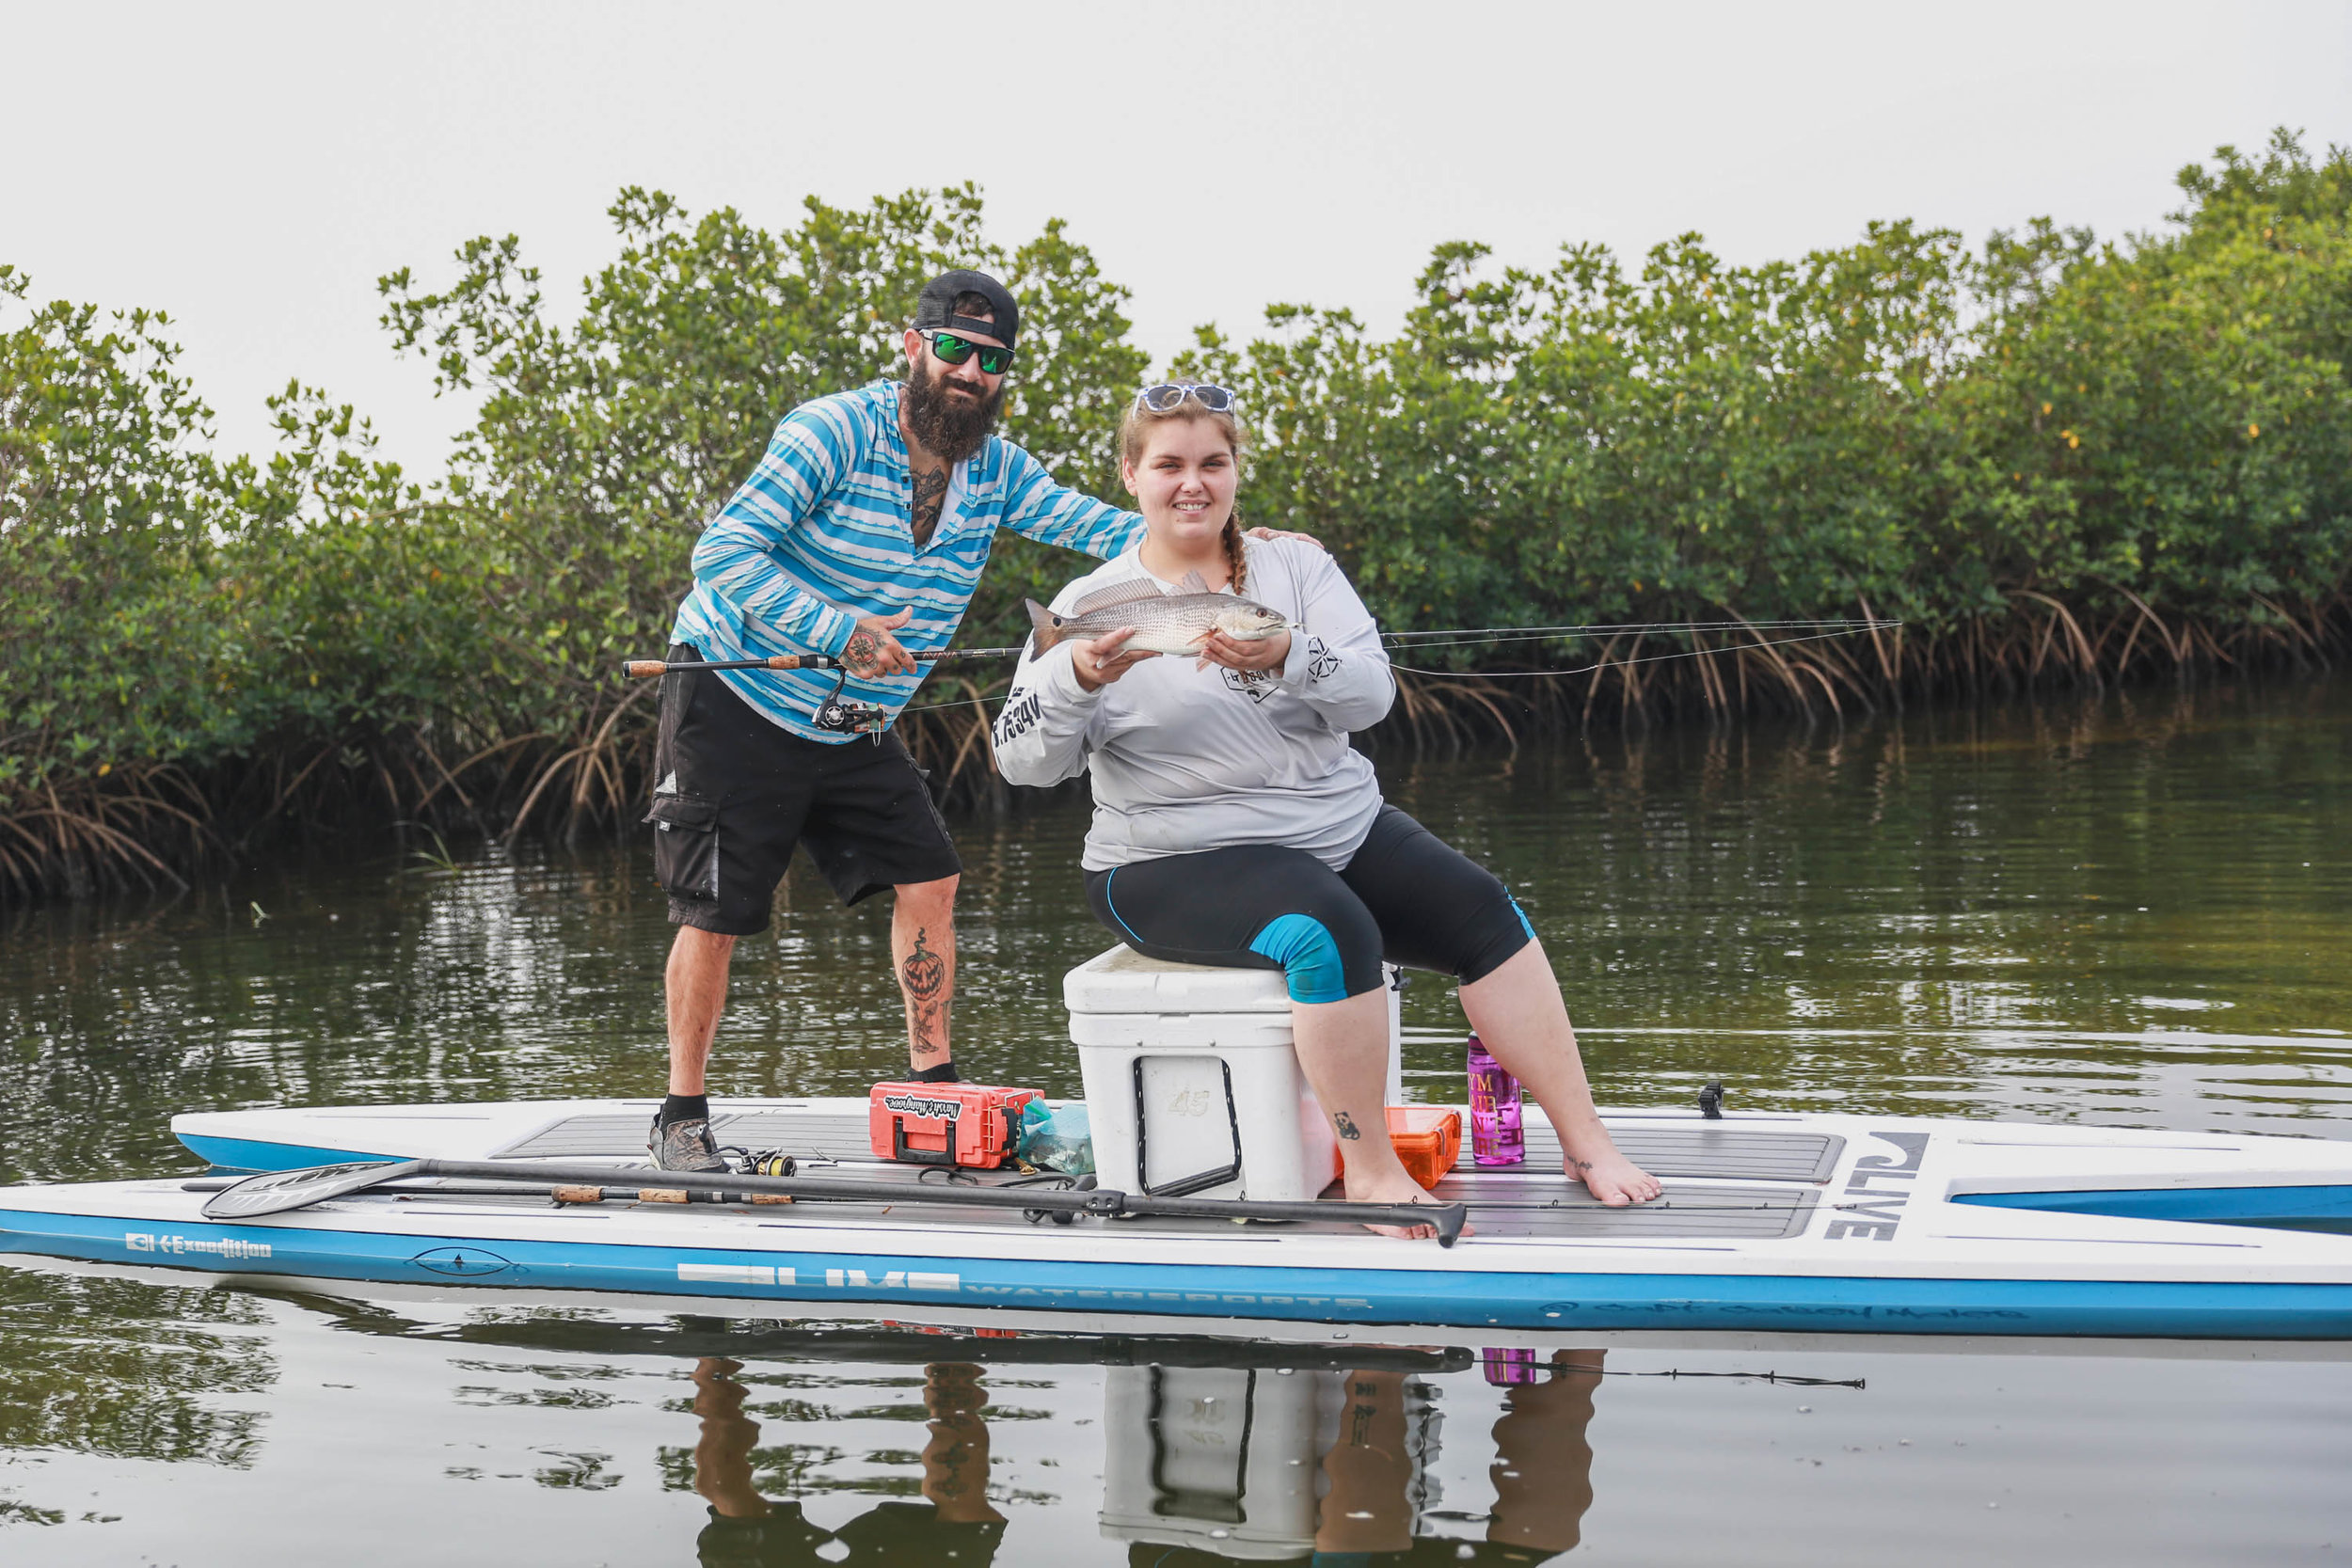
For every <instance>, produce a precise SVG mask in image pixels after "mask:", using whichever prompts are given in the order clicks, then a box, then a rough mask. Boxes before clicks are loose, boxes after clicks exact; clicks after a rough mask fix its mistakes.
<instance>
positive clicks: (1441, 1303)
mask: <svg viewBox="0 0 2352 1568" xmlns="http://www.w3.org/2000/svg"><path fill="white" fill-rule="evenodd" d="M719 1109H720V1115H719V1117H717V1118H716V1119H717V1121H718V1128H717V1132H718V1136H719V1138H720V1140H721V1141H722V1142H723V1143H737V1144H742V1145H746V1146H749V1147H778V1148H787V1149H791V1150H793V1151H795V1152H799V1153H801V1154H803V1156H804V1157H813V1158H816V1159H818V1160H822V1159H827V1158H831V1159H835V1160H839V1161H840V1162H842V1164H841V1165H840V1167H839V1170H840V1174H844V1175H850V1174H855V1175H859V1176H867V1177H873V1176H891V1175H893V1174H895V1175H896V1176H897V1177H898V1179H900V1180H908V1181H910V1182H912V1181H913V1180H914V1178H915V1175H916V1173H914V1172H913V1171H911V1170H906V1169H904V1168H902V1167H892V1166H889V1165H878V1164H871V1163H870V1160H869V1157H868V1156H867V1155H866V1109H865V1102H864V1101H851V1100H840V1101H827V1100H803V1101H733V1102H727V1103H724V1104H723V1105H722V1106H721V1107H720V1108H719ZM651 1112H652V1102H651V1101H567V1102H556V1103H545V1102H543V1103H536V1104H532V1103H521V1104H503V1105H433V1106H405V1107H404V1106H384V1107H372V1108H365V1109H336V1110H316V1111H301V1110H287V1111H253V1112H224V1113H215V1114H207V1115H199V1116H185V1117H180V1118H178V1119H177V1120H176V1121H175V1123H174V1130H175V1131H176V1132H179V1133H180V1135H181V1136H182V1138H183V1140H184V1141H185V1142H186V1143H187V1144H188V1145H189V1147H190V1148H194V1149H195V1150H197V1151H198V1152H199V1153H200V1154H202V1155H204V1156H206V1157H207V1158H210V1159H213V1160H215V1161H216V1162H218V1163H220V1164H225V1165H233V1166H239V1167H243V1168H248V1169H263V1168H267V1169H284V1168H294V1167H298V1166H301V1165H304V1164H312V1163H317V1162H319V1161H322V1160H327V1159H371V1158H373V1159H389V1158H393V1157H400V1156H417V1155H426V1156H437V1157H441V1158H467V1159H482V1158H500V1157H508V1158H540V1159H551V1158H552V1159H568V1160H580V1159H592V1160H611V1161H613V1162H614V1163H616V1164H621V1163H626V1162H629V1161H631V1159H632V1157H634V1158H635V1160H637V1161H642V1158H643V1155H642V1139H643V1137H644V1127H645V1125H646V1122H647V1121H648V1120H649V1119H650V1117H651ZM1609 1119H1610V1124H1611V1127H1612V1130H1613V1132H1614V1134H1615V1135H1616V1137H1617V1139H1618V1141H1619V1143H1620V1145H1621V1146H1622V1147H1623V1148H1625V1149H1626V1151H1627V1152H1628V1153H1629V1155H1630V1156H1631V1157H1632V1158H1634V1159H1635V1160H1637V1161H1639V1162H1641V1163H1643V1164H1646V1165H1647V1166H1648V1167H1649V1168H1650V1169H1652V1170H1653V1171H1656V1172H1657V1173H1659V1174H1660V1175H1661V1177H1662V1178H1663V1179H1664V1180H1665V1182H1666V1188H1667V1197H1666V1199H1665V1200H1663V1201H1662V1202H1661V1203H1659V1204H1653V1205H1649V1206H1645V1207H1643V1208H1639V1209H1633V1210H1604V1209H1601V1208H1599V1207H1598V1206H1597V1205H1595V1204H1593V1203H1592V1202H1591V1201H1590V1200H1589V1199H1587V1198H1585V1197H1584V1196H1583V1195H1582V1193H1581V1189H1578V1188H1573V1187H1571V1186H1570V1185H1569V1184H1567V1183H1566V1182H1565V1180H1563V1179H1561V1178H1558V1177H1555V1176H1549V1175H1546V1174H1544V1172H1545V1170H1546V1167H1547V1165H1549V1164H1551V1163H1552V1162H1556V1160H1557V1158H1558V1147H1557V1143H1556V1140H1554V1139H1553V1138H1552V1136H1551V1134H1550V1132H1549V1128H1547V1127H1546V1126H1545V1125H1544V1124H1543V1122H1542V1121H1541V1119H1540V1117H1534V1116H1532V1115H1531V1117H1530V1136H1529V1146H1530V1147H1529V1157H1530V1163H1529V1164H1528V1165H1527V1166H1526V1167H1524V1168H1523V1169H1521V1170H1516V1171H1502V1172H1496V1171H1480V1170H1476V1169H1474V1168H1472V1167H1470V1165H1469V1164H1468V1162H1467V1159H1466V1160H1465V1162H1464V1164H1462V1165H1460V1166H1458V1167H1457V1168H1456V1170H1455V1171H1454V1174H1453V1175H1452V1176H1450V1177H1448V1178H1447V1179H1446V1180H1445V1181H1444V1182H1443V1183H1442V1184H1441V1185H1440V1188H1439V1190H1438V1196H1440V1197H1446V1198H1454V1197H1458V1198H1462V1199H1464V1200H1466V1201H1468V1202H1470V1204H1471V1205H1473V1207H1474V1210H1476V1212H1473V1214H1472V1224H1473V1225H1474V1226H1475V1227H1477V1231H1478V1234H1477V1235H1476V1236H1475V1237H1472V1238H1470V1239H1469V1240H1466V1241H1465V1242H1464V1243H1462V1244H1460V1245H1459V1246H1457V1247H1455V1248H1454V1249H1453V1250H1451V1251H1441V1250H1440V1249H1438V1247H1437V1246H1436V1245H1434V1244H1431V1243H1401V1242H1393V1241H1387V1240H1383V1239H1380V1238H1376V1237H1373V1236H1370V1235H1367V1234H1365V1233H1363V1232H1361V1231H1359V1230H1356V1229H1354V1228H1352V1227H1347V1226H1344V1225H1337V1224H1334V1225H1329V1226H1324V1225H1319V1224H1307V1225H1283V1226H1248V1227H1240V1226H1234V1225H1231V1224H1226V1223H1216V1222H1208V1223H1201V1222H1190V1221H1172V1220H1149V1221H1117V1222H1105V1221H1102V1220H1095V1219H1082V1220H1080V1221H1078V1222H1077V1223H1076V1224H1075V1225H1073V1226H1070V1227H1061V1226H1031V1225H1029V1224H1025V1223H1024V1221H1023V1218H1022V1216H1021V1214H1020V1213H1019V1212H1004V1213H1001V1214H999V1213H994V1212H982V1211H971V1210H961V1211H958V1210H947V1209H943V1208H937V1207H930V1206H925V1205H922V1204H920V1203H919V1201H915V1202H907V1203H892V1204H839V1203H824V1204H816V1203H804V1204H799V1205H794V1206H791V1207H789V1208H784V1209H778V1208H772V1207H771V1208H759V1209H743V1210H736V1209H731V1208H726V1207H707V1208H706V1207H696V1208H691V1209H687V1208H678V1207H664V1206H651V1207H643V1208H641V1207H633V1206H632V1207H623V1206H619V1205H603V1206H598V1207H595V1208H579V1209H563V1210H557V1209H551V1208H550V1207H548V1205H547V1204H546V1202H545V1201H544V1200H542V1199H538V1198H535V1197H515V1196H497V1195H481V1194H471V1195H437V1194H433V1193H430V1192H414V1191H412V1192H407V1193H404V1194H397V1195H395V1194H358V1195H354V1196H347V1197H343V1198H339V1199H335V1200H333V1201H332V1202H329V1203H326V1204H324V1205H321V1206H319V1207H316V1208H312V1209H306V1210H299V1211H295V1212H288V1213H284V1214H278V1215H274V1216H270V1217H267V1218H265V1219H261V1220H255V1221H248V1222H244V1223H234V1224H216V1223H213V1222H209V1221H206V1220H203V1219H202V1218H201V1217H200V1216H199V1212H198V1211H199V1206H200V1205H201V1203H202V1202H203V1199H204V1196H206V1195H205V1194H204V1193H201V1192H191V1191H187V1190H184V1189H183V1185H182V1183H181V1181H180V1180H156V1181H128V1182H104V1183H92V1184H86V1185H71V1186H53V1187H34V1188H17V1189H13V1190H8V1191H0V1248H5V1249H7V1250H12V1251H18V1252H33V1253H46V1254H51V1255H56V1256H64V1257H72V1258H82V1259H97V1260H101V1261H107V1262H129V1263H142V1264H163V1265H169V1266H174V1267H180V1268H195V1269H201V1270H204V1271H207V1272H211V1273H239V1274H260V1275H296V1276H303V1277H313V1278H344V1279H364V1280H376V1281H384V1282H389V1283H395V1284H397V1283H404V1282H406V1283H416V1284H431V1285H436V1286H444V1287H449V1286H472V1287H477V1288H486V1289H500V1288H508V1287H511V1288H514V1289H516V1290H523V1291H552V1290H571V1291H580V1290H586V1291H623V1292H630V1293H635V1294H639V1295H654V1296H660V1297H664V1298H669V1299H677V1298H699V1299H701V1300H702V1301H704V1302H705V1303H706V1304H707V1305H708V1306H710V1307H714V1308H719V1309H723V1310H727V1311H730V1312H734V1313H738V1314H740V1313H742V1312H744V1311H746V1310H749V1309H756V1308H771V1309H772V1308H783V1309H785V1311H786V1312H787V1313H790V1312H805V1311H807V1310H809V1309H811V1308H816V1309H818V1310H825V1309H828V1308H841V1307H852V1306H855V1307H859V1308H863V1309H872V1308H878V1307H879V1308H889V1307H897V1306H898V1305H899V1304H903V1306H904V1307H905V1308H907V1309H910V1310H912V1309H917V1308H920V1309H924V1310H932V1309H945V1308H954V1309H959V1310H961V1309H964V1308H971V1307H1013V1308H1023V1309H1027V1310H1029V1311H1033V1312H1046V1313H1053V1312H1073V1313H1082V1314H1088V1315H1101V1314H1114V1315H1115V1314H1122V1313H1132V1314H1136V1315H1138V1316H1143V1317H1151V1318H1154V1319H1232V1320H1242V1321H1243V1322H1245V1323H1248V1322H1256V1323H1269V1324H1270V1323H1341V1324H1345V1323H1409V1324H1444V1325H1452V1326H1455V1327H1460V1328H1464V1329H1478V1328H1492V1329H1499V1330H1520V1331H1561V1330H1567V1331H1571V1332H1573V1331H1577V1330H1588V1331H1589V1330H1619V1329H1633V1328H1650V1329H1667V1330H1673V1331H1677V1332H1699V1331H1709V1330H1724V1329H1743V1330H1753V1329H1771V1330H1774V1331H1806V1332H1818V1331H1830V1332H1848V1333H1851V1332H1866V1333H1867V1332H1888V1333H1914V1334H1916V1333H1940V1334H1951V1333H1964V1334H1977V1335H1982V1334H2004V1335H2086V1334H2090V1335H2165V1336H2220V1337H2233V1338H2352V1234H2327V1233H2320V1232H2317V1231H2312V1230H2295V1229H2274V1228H2257V1227H2251V1226H2249V1225H2247V1224H2245V1223H2243V1222H2245V1221H2248V1220H2270V1221H2276V1222H2280V1223H2282V1224H2311V1223H2312V1222H2314V1221H2315V1220H2316V1221H2320V1222H2325V1221H2327V1220H2328V1219H2329V1218H2330V1217H2331V1216H2332V1217H2333V1218H2334V1219H2335V1220H2336V1221H2338V1222H2343V1221H2344V1219H2345V1217H2346V1216H2347V1215H2352V1146H2347V1145H2345V1144H2341V1143H2328V1142H2323V1141H2317V1140H2303V1139H2292V1138H2263V1137H2235V1136H2223V1135H2206V1134H2191V1133H2156V1132H2125V1131H2117V1130H2110V1129H2103V1128H2081V1127H2065V1126H2038V1125H2033V1126H2027V1125H2013V1124H2006V1123H1978V1122H1949V1121H1918V1120H1907V1119H1903V1118H1898V1117H1850V1116H1734V1117H1726V1118H1724V1119H1722V1120H1716V1121H1703V1120H1701V1119H1699V1118H1698V1117H1693V1116H1691V1115H1688V1114H1683V1115H1659V1114H1652V1115H1637V1114H1629V1113H1617V1114H1613V1115H1612V1116H1611V1117H1610V1118H1609ZM823 1168H824V1167H822V1166H819V1167H818V1170H819V1171H821V1170H822V1169H823ZM984 1174H987V1175H991V1176H993V1173H984ZM917 1191H919V1189H917V1188H914V1187H912V1186H911V1187H910V1191H909V1197H910V1198H914V1195H915V1193H916V1192H917ZM1493 1205H1502V1207H1493ZM2021 1205H2022V1206H2021ZM2069 1211H2071V1212H2069ZM2213 1219H2227V1220H2233V1221H2238V1222H2240V1223H2236V1224H2229V1225H2217V1224H2211V1223H2200V1222H2203V1221H2210V1220H2213ZM461 1259H462V1261H461Z"/></svg>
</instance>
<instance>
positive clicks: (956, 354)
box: [916, 326, 1012, 375]
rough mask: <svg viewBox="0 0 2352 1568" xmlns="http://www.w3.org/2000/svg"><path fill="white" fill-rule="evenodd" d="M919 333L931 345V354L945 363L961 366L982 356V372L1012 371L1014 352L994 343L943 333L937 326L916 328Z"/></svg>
mask: <svg viewBox="0 0 2352 1568" xmlns="http://www.w3.org/2000/svg"><path fill="white" fill-rule="evenodd" d="M916 331H917V333H918V334H919V335H920V336H921V337H923V338H924V339H925V340H927V341H929V342H930V345H931V353H932V354H934V355H936V356H938V357H939V358H940V359H941V360H942V361H943V362H945V363H946V364H950V365H961V364H962V363H963V362H964V361H965V360H966V359H969V358H971V357H972V356H974V355H976V354H977V355H978V356H980V370H981V372H983V373H985V374H988V375H1002V374H1004V373H1005V372H1007V371H1009V370H1010V369H1012V350H1010V349H1009V348H999V347H998V346H997V345H995V344H994V343H976V342H974V341H972V340H971V339H969V338H959V337H957V336H956V335H955V334H954V333H952V332H942V331H941V330H940V329H939V328H937V327H935V326H926V327H918V328H916Z"/></svg>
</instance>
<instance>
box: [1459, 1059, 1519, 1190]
mask: <svg viewBox="0 0 2352 1568" xmlns="http://www.w3.org/2000/svg"><path fill="white" fill-rule="evenodd" d="M1470 1157H1471V1158H1472V1159H1473V1160H1475V1161H1477V1163H1478V1164H1482V1165H1516V1164H1523V1163H1524V1162H1525V1161H1526V1159H1527V1138H1526V1135H1525V1134H1524V1133H1522V1132H1520V1131H1519V1081H1518V1079H1516V1078H1514V1077H1512V1076H1511V1074H1510V1073H1508V1072H1506V1071H1504V1070H1503V1067H1502V1063H1501V1062H1498V1061H1496V1060H1495V1059H1494V1058H1493V1057H1492V1056H1489V1055H1487V1054H1486V1047H1485V1046H1483V1045H1481V1044H1480V1043H1479V1042H1478V1037H1477V1036H1476V1035H1472V1036H1471V1037H1470Z"/></svg>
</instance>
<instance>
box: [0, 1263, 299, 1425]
mask: <svg viewBox="0 0 2352 1568" xmlns="http://www.w3.org/2000/svg"><path fill="white" fill-rule="evenodd" d="M263 1322H264V1316H263V1313H262V1309H261V1306H260V1304H259V1303H258V1302H257V1301H255V1300H254V1299H253V1298H251V1297H247V1296H243V1295H237V1294H232V1293H229V1292H222V1291H205V1290H201V1289H188V1288H161V1289H159V1288H157V1287H153V1286H150V1285H146V1284H144V1283H141V1282H137V1281H135V1280H130V1279H118V1278H105V1277H103V1276H78V1275H61V1274H47V1273H34V1272H30V1271H19V1270H16V1269H0V1455H4V1454H8V1453H16V1452H24V1451H26V1450H34V1449H56V1450H61V1451H65V1452H72V1453H86V1454H102V1455H105V1456H108V1457H110V1458H116V1459H155V1460H173V1461H183V1462H193V1463H197V1464H204V1465H229V1466H232V1467H237V1468H242V1467H245V1466H246V1465H250V1464H251V1463H252V1461H253V1459H254V1456H255V1455H256V1453H257V1452H258V1451H259V1450H260V1448H261V1442H262V1437H261V1431H262V1416H261V1413H260V1412H258V1411H255V1410H251V1409H245V1408H239V1407H237V1406H236V1405H234V1404H224V1403H223V1402H222V1396H237V1395H247V1394H259V1393H262V1392H264V1391H266V1390H267V1389H268V1388H269V1387H270V1386H271V1385H272V1384H273V1383H274V1382H276V1380H277V1365H276V1362H275V1360H274V1359H273V1358H272V1356H271V1354H270V1353H269V1347H268V1344H267V1342H266V1340H265V1339H263V1338H262V1336H261V1333H260V1330H261V1328H262V1324H263Z"/></svg>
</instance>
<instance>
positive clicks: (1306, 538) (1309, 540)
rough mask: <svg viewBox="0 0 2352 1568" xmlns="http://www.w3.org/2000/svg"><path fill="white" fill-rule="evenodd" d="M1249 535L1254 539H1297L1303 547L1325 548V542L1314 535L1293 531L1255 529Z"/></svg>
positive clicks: (1284, 529)
mask: <svg viewBox="0 0 2352 1568" xmlns="http://www.w3.org/2000/svg"><path fill="white" fill-rule="evenodd" d="M1248 533H1249V537H1250V538H1252V539H1295V540H1297V541H1298V542H1299V543H1300V544H1302V545H1312V546H1314V547H1315V548H1317V549H1322V548H1323V541H1322V540H1320V539H1318V538H1316V537H1315V536H1314V535H1313V534H1311V533H1300V532H1298V531H1295V530H1293V529H1286V528H1253V529H1251V530H1249V531H1248Z"/></svg>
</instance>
